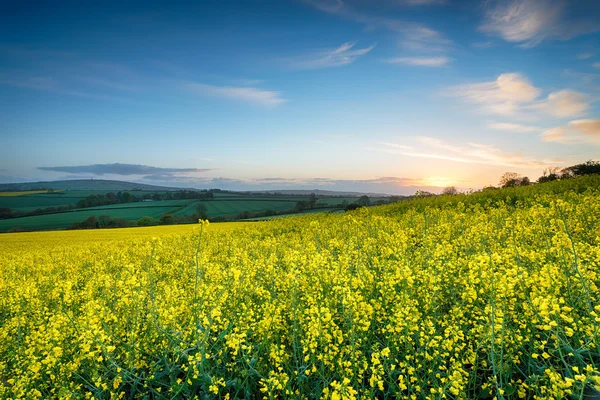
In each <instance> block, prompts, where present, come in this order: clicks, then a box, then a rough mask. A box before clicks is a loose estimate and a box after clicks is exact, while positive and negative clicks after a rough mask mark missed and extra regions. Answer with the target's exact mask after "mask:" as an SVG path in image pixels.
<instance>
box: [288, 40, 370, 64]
mask: <svg viewBox="0 0 600 400" xmlns="http://www.w3.org/2000/svg"><path fill="white" fill-rule="evenodd" d="M355 46H356V43H355V42H346V43H344V44H342V45H341V46H339V47H338V48H336V49H330V50H322V51H316V52H312V53H310V54H307V55H304V56H300V57H294V58H291V59H289V60H288V62H289V64H290V65H291V67H292V68H296V69H319V68H330V67H340V66H343V65H348V64H352V63H353V62H354V61H356V60H357V59H358V58H359V57H362V56H364V55H365V54H367V53H369V52H370V51H371V50H373V49H374V48H375V45H374V44H373V45H371V46H369V47H365V48H362V49H358V48H355Z"/></svg>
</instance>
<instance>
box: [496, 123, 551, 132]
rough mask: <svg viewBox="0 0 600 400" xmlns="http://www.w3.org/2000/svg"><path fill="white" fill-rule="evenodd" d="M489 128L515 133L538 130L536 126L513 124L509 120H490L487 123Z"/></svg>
mask: <svg viewBox="0 0 600 400" xmlns="http://www.w3.org/2000/svg"><path fill="white" fill-rule="evenodd" d="M487 127H488V128H489V129H494V130H497V131H506V132H515V133H532V132H539V131H540V128H539V127H537V126H530V125H521V124H513V123H509V122H490V123H488V124H487Z"/></svg>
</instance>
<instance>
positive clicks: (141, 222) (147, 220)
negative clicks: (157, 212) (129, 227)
mask: <svg viewBox="0 0 600 400" xmlns="http://www.w3.org/2000/svg"><path fill="white" fill-rule="evenodd" d="M137 225H138V226H152V225H158V221H157V220H155V219H154V218H152V217H142V218H140V219H138V222H137Z"/></svg>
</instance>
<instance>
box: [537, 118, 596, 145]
mask: <svg viewBox="0 0 600 400" xmlns="http://www.w3.org/2000/svg"><path fill="white" fill-rule="evenodd" d="M542 138H543V140H544V141H546V142H557V143H564V144H575V143H589V144H600V119H579V120H575V121H571V122H569V123H568V124H567V125H565V126H559V127H556V128H552V129H548V130H547V131H545V132H544V133H543V134H542Z"/></svg>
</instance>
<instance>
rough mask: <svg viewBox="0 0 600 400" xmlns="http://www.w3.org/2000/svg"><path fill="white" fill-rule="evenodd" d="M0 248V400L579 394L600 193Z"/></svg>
mask: <svg viewBox="0 0 600 400" xmlns="http://www.w3.org/2000/svg"><path fill="white" fill-rule="evenodd" d="M529 196H530V198H529V199H528V200H527V201H521V200H519V201H514V199H510V198H505V199H501V200H498V199H495V200H494V201H479V200H477V201H470V200H469V197H468V196H464V197H461V196H456V197H455V198H454V199H453V200H452V199H450V200H448V201H446V203H443V202H440V201H441V200H439V199H435V200H429V199H422V200H414V201H412V202H406V203H398V204H396V205H390V206H383V207H376V208H372V209H368V210H367V209H361V210H357V211H355V212H352V213H348V214H343V215H312V216H305V217H297V218H286V219H279V220H272V221H267V222H258V223H246V224H234V225H225V224H223V225H221V224H210V225H208V224H207V223H206V222H201V224H197V225H193V226H178V227H156V228H138V229H124V230H104V231H77V232H46V233H35V234H33V233H31V234H28V233H25V234H23V233H18V234H8V235H2V236H0V398H28V399H29V398H32V399H35V398H74V399H80V398H107V399H108V398H110V399H112V398H115V399H119V398H181V397H192V398H193V397H197V398H207V397H209V398H211V397H212V398H232V399H233V398H313V399H316V398H326V399H334V400H337V399H355V398H356V399H357V398H374V397H376V398H409V399H466V398H490V397H497V398H526V399H557V398H566V397H570V396H573V397H577V398H581V397H582V396H585V395H591V394H593V392H594V391H596V390H597V388H598V386H599V385H600V370H599V368H600V366H599V363H600V351H599V349H598V344H599V342H598V339H599V338H598V335H599V334H600V331H599V327H600V303H599V301H598V300H599V291H600V225H599V222H600V189H599V188H597V187H596V188H590V189H588V190H585V191H573V190H565V191H563V192H560V193H547V192H543V191H540V192H539V193H536V192H532V193H531V194H530V195H529Z"/></svg>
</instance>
